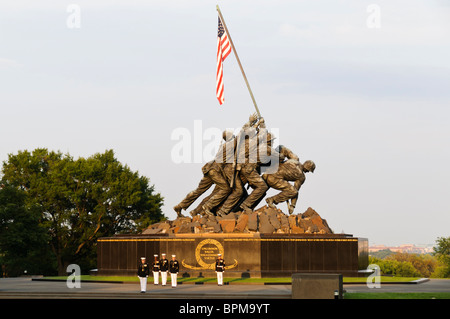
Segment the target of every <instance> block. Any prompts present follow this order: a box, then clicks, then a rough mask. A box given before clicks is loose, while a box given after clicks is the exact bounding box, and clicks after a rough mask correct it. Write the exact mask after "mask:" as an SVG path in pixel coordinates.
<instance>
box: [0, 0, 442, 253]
mask: <svg viewBox="0 0 450 319" xmlns="http://www.w3.org/2000/svg"><path fill="white" fill-rule="evenodd" d="M217 3H218V4H219V5H220V7H221V9H222V13H223V14H224V17H225V21H226V23H227V25H228V28H229V30H230V33H231V36H232V39H233V41H234V42H235V45H236V48H237V50H238V54H239V56H240V58H241V61H242V63H243V65H244V68H245V71H246V73H247V77H248V79H249V81H250V84H251V87H252V89H253V93H254V95H255V97H256V100H257V102H258V106H259V108H260V110H261V113H262V115H263V116H264V118H265V119H266V123H267V125H268V126H269V128H272V129H276V130H277V132H278V134H277V135H278V140H277V141H278V143H279V144H283V145H286V146H288V147H289V148H290V149H292V150H293V151H294V152H295V153H297V154H298V155H299V157H300V159H301V161H304V160H307V159H312V160H314V161H315V163H316V165H317V169H316V171H315V173H314V174H308V175H307V180H306V182H305V184H304V185H303V187H302V189H301V191H300V199H299V203H298V206H297V209H296V212H304V211H305V210H306V209H307V208H308V207H312V208H314V209H315V210H317V212H318V213H319V214H320V215H321V216H322V217H323V218H325V219H327V221H328V224H329V225H330V227H331V228H332V229H333V230H334V231H335V232H338V233H339V232H341V231H342V230H344V231H345V232H346V233H350V234H353V235H355V236H360V237H367V238H369V243H370V244H375V243H376V244H387V245H398V244H402V243H415V244H433V243H434V241H435V240H436V238H437V237H440V236H446V237H447V236H450V232H449V225H450V199H449V198H450V197H449V191H450V169H449V167H448V163H450V148H449V146H450V125H449V120H450V110H449V107H450V103H449V102H450V59H449V58H448V57H449V56H450V20H449V18H448V17H449V16H450V5H449V4H448V1H444V0H434V1H432V0H427V1H425V0H423V1H418V0H412V1H396V0H390V1H385V0H382V1H381V0H379V1H378V0H371V1H364V0H348V1H336V0H323V1H299V0H296V1H283V0H281V1H280V0H263V1H247V0H239V1H237V0H227V1H219V2H217V1H216V2H214V1H209V0H193V1H185V0H183V1H181V0H175V1H167V0H166V1H151V0H150V1H138V0H131V1H126V0H118V1H101V0H89V1H87V0H83V1H81V0H80V1H76V0H71V1H64V0H57V1H56V0H55V1H49V0H47V1H36V0H33V1H31V0H28V1H19V0H16V1H12V0H8V1H2V3H0V112H1V113H0V136H1V143H0V160H1V161H4V160H6V159H7V154H9V153H17V151H18V150H24V149H28V150H32V149H35V148H37V147H46V148H49V149H51V150H61V151H62V152H69V153H70V154H71V155H72V156H74V157H78V156H90V155H92V154H94V153H97V152H104V151H105V150H106V149H114V151H115V152H116V156H117V158H118V159H119V160H120V161H121V162H122V163H126V164H128V165H129V166H130V167H131V169H133V170H137V171H139V173H140V174H142V175H145V176H148V177H149V178H150V180H151V183H152V184H154V185H155V188H156V190H157V191H158V192H160V193H161V194H162V195H163V196H164V197H165V206H164V208H163V210H164V213H165V214H166V216H168V217H169V218H170V219H173V218H175V216H176V215H175V213H174V212H173V210H172V207H173V206H174V205H175V204H177V203H178V202H179V201H180V200H181V199H182V198H183V197H184V196H185V195H186V194H187V193H188V192H189V191H191V190H193V189H194V188H195V187H196V186H197V184H198V182H199V180H200V178H201V166H202V163H200V162H194V163H180V164H177V163H175V162H174V160H173V158H172V156H171V154H172V149H173V148H174V146H175V145H176V144H177V143H178V141H176V140H173V139H171V135H172V133H173V132H174V130H176V129H177V128H185V129H187V130H188V131H189V132H191V133H192V135H194V133H195V132H194V131H195V130H194V126H195V123H199V122H194V121H196V120H201V122H200V123H201V125H202V130H201V131H200V133H203V132H205V131H207V130H208V129H209V128H215V129H220V130H222V129H225V128H238V127H240V126H241V125H242V124H243V123H244V122H245V121H246V120H247V118H248V116H249V114H251V113H253V112H254V108H253V105H252V102H251V99H250V96H249V94H248V91H247V89H246V86H245V83H244V81H243V78H242V76H241V74H240V70H239V68H238V65H237V63H236V60H235V58H234V56H233V55H230V56H229V57H228V59H227V60H226V61H225V62H224V81H225V103H224V105H222V106H219V104H218V102H217V100H216V97H215V68H216V41H217V39H216V36H217V12H216V8H215V6H216V4H217ZM69 4H76V5H78V7H79V8H80V10H81V11H80V26H81V28H69V27H68V25H67V20H68V18H70V17H71V14H72V13H73V11H69V12H68V11H67V8H68V5H69ZM371 4H375V5H376V6H375V9H377V10H379V11H377V12H378V13H379V15H378V16H377V15H374V14H376V13H377V12H375V11H373V6H372V7H371V6H370V5H371ZM377 18H379V19H377ZM70 21H72V20H70ZM374 22H375V23H379V24H376V26H379V28H373V26H374V25H373V24H371V23H374ZM192 138H193V139H194V137H192ZM199 138H200V140H199V141H200V142H202V137H199ZM197 141H198V139H197ZM208 143H211V141H209V140H206V139H205V140H203V147H205V145H207V144H208ZM197 145H198V144H197ZM205 160H207V159H206V158H204V159H203V161H205ZM175 181H176V182H175ZM195 204H196V203H194V205H193V207H192V208H194V207H195ZM279 208H282V209H283V210H285V211H286V207H285V205H284V204H283V205H279Z"/></svg>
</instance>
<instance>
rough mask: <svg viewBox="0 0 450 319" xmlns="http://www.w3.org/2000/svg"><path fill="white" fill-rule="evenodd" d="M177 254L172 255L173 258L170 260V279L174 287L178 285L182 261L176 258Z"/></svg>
mask: <svg viewBox="0 0 450 319" xmlns="http://www.w3.org/2000/svg"><path fill="white" fill-rule="evenodd" d="M175 258H176V256H175V255H172V260H171V261H170V262H169V271H170V280H171V282H172V288H175V287H176V286H177V275H178V271H180V263H179V262H178V260H176V259H175Z"/></svg>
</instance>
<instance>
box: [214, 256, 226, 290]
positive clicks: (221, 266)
mask: <svg viewBox="0 0 450 319" xmlns="http://www.w3.org/2000/svg"><path fill="white" fill-rule="evenodd" d="M224 271H225V260H223V259H222V255H221V254H218V255H217V259H216V273H217V285H218V286H222V285H223V272H224Z"/></svg>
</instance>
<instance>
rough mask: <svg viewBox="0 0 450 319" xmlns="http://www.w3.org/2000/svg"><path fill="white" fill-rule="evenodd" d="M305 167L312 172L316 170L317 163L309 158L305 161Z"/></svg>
mask: <svg viewBox="0 0 450 319" xmlns="http://www.w3.org/2000/svg"><path fill="white" fill-rule="evenodd" d="M303 168H304V169H305V170H306V171H308V172H311V173H314V170H315V169H316V164H314V162H313V161H310V160H307V161H306V162H304V163H303Z"/></svg>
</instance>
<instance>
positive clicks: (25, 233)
mask: <svg viewBox="0 0 450 319" xmlns="http://www.w3.org/2000/svg"><path fill="white" fill-rule="evenodd" d="M25 199H26V194H25V192H24V191H22V190H18V189H16V188H14V187H11V186H8V185H1V187H0V256H1V257H0V264H2V265H4V266H6V273H7V274H8V275H9V276H18V275H21V274H23V273H24V272H25V271H27V272H28V273H31V274H35V273H43V272H51V269H52V268H53V267H54V265H53V264H52V263H51V261H50V260H51V256H50V255H49V251H48V249H47V242H48V236H47V232H46V229H45V228H44V227H42V226H41V225H40V223H39V219H40V212H39V210H38V209H37V207H35V206H27V205H26V204H25ZM45 256H46V257H47V258H43V257H45Z"/></svg>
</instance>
